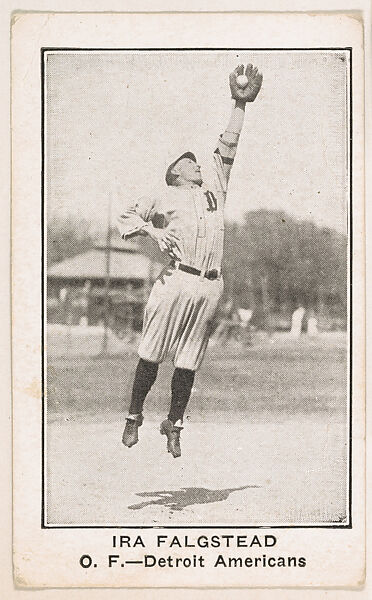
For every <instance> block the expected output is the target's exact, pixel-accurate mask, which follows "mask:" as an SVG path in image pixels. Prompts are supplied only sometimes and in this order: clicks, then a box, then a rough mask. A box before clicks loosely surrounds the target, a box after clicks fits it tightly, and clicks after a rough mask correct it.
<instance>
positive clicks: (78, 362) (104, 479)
mask: <svg viewBox="0 0 372 600" xmlns="http://www.w3.org/2000/svg"><path fill="white" fill-rule="evenodd" d="M136 362H137V356H136V355H135V353H134V352H128V353H123V354H121V355H115V356H111V357H106V358H92V357H82V356H73V357H70V358H66V357H64V358H62V357H59V358H58V357H54V358H53V357H50V358H49V361H48V385H47V408H48V410H47V422H48V427H47V515H48V522H49V523H54V524H71V523H73V524H114V525H117V524H120V525H125V524H144V523H148V524H165V525H167V524H168V525H175V524H176V525H178V524H182V523H184V524H185V523H187V524H208V523H209V524H221V525H222V524H240V525H247V524H255V523H258V524H281V523H282V524H283V523H284V524H288V523H292V524H311V523H337V524H340V523H345V522H346V516H347V515H346V513H347V511H346V507H347V441H348V424H347V380H346V341H345V337H343V336H330V337H324V338H320V339H318V340H313V341H311V340H308V339H306V338H301V339H300V340H290V339H284V338H283V339H277V340H273V341H271V342H270V341H268V340H266V341H261V342H260V343H257V344H256V345H254V346H253V347H249V348H241V347H240V348H239V347H237V346H236V347H226V348H211V349H209V351H208V355H207V357H206V359H205V361H204V363H203V366H202V368H201V370H200V372H199V373H198V375H197V378H196V384H195V389H194V391H193V395H192V398H191V401H190V404H189V407H188V410H187V415H186V422H185V429H184V431H183V432H182V457H181V458H180V459H177V460H174V459H173V458H172V457H171V456H170V455H169V454H167V452H166V449H165V440H164V437H163V436H160V435H159V431H158V427H159V422H160V420H161V419H163V418H164V415H166V414H167V411H168V405H169V387H170V386H169V383H170V377H171V373H172V364H171V363H170V362H167V363H166V364H164V365H162V367H161V369H160V372H159V377H158V380H157V382H156V384H155V386H154V388H153V390H152V391H151V393H150V395H149V397H148V399H147V403H146V411H145V423H144V425H143V427H142V428H141V429H140V442H139V443H138V444H137V445H136V446H134V447H133V448H131V449H128V448H125V447H124V446H123V445H122V444H121V434H122V429H123V425H124V420H125V414H126V412H127V408H128V403H129V399H130V390H131V385H132V381H133V374H134V369H135V366H136Z"/></svg>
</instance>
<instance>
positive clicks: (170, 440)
mask: <svg viewBox="0 0 372 600" xmlns="http://www.w3.org/2000/svg"><path fill="white" fill-rule="evenodd" d="M182 429H183V427H176V426H175V425H173V423H172V421H170V420H169V419H166V420H165V421H163V422H162V424H161V425H160V433H161V434H162V435H166V436H167V450H168V452H170V453H171V455H172V456H173V458H178V457H179V456H181V444H180V436H181V430H182Z"/></svg>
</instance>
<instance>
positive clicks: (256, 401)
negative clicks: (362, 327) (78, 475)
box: [47, 337, 347, 421]
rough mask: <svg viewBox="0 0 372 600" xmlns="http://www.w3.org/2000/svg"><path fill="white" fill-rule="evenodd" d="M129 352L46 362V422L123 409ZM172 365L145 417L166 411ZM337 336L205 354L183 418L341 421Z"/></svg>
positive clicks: (131, 365)
mask: <svg viewBox="0 0 372 600" xmlns="http://www.w3.org/2000/svg"><path fill="white" fill-rule="evenodd" d="M137 361H138V357H137V355H136V354H135V352H133V351H132V352H130V353H123V354H121V355H115V356H111V357H110V356H109V357H106V358H102V357H101V358H100V357H97V358H92V357H84V356H73V357H71V358H66V357H65V358H53V357H50V358H49V360H48V380H47V398H48V402H47V405H48V412H49V414H50V417H51V418H53V416H56V415H58V414H63V415H65V416H68V413H71V414H74V413H78V414H80V416H83V415H86V416H87V417H88V416H94V415H97V414H98V415H100V416H102V415H103V414H107V416H108V417H109V415H110V414H117V413H121V412H125V411H126V410H127V408H128V405H129V400H130V392H131V387H132V383H133V376H134V370H135V367H136V364H137ZM172 369H173V366H172V363H171V361H167V362H166V363H164V364H163V365H162V366H161V368H160V370H159V375H158V379H157V381H156V383H155V385H154V387H153V389H152V391H151V392H150V394H149V396H148V398H147V402H146V412H148V413H153V414H156V415H159V414H164V413H166V412H167V409H168V404H169V393H170V392H169V387H170V378H171V376H172ZM346 385H347V384H346V344H345V338H344V337H336V338H331V339H328V338H321V339H319V340H317V341H310V340H307V339H306V338H303V339H300V340H298V341H297V340H289V339H288V340H283V339H280V340H276V341H273V342H272V343H270V342H266V343H260V344H258V345H256V346H252V347H249V348H241V347H227V348H211V349H209V350H208V353H207V356H206V358H205V361H204V363H203V365H202V368H201V369H200V371H199V373H198V374H197V377H196V380H195V387H194V391H193V395H192V398H191V400H190V404H189V408H188V411H187V413H188V415H192V418H193V419H194V418H196V417H198V416H203V415H204V414H205V413H212V415H213V414H216V413H218V414H219V413H224V415H223V418H228V419H232V420H234V419H235V418H237V419H240V418H241V413H244V414H245V417H244V418H249V419H252V418H253V419H264V420H266V419H267V418H269V419H270V418H271V417H272V418H273V419H275V420H276V419H277V418H278V416H279V415H283V416H285V417H288V415H291V414H293V415H296V414H297V415H299V414H316V413H318V414H320V415H321V414H324V413H327V414H329V415H330V416H331V418H332V420H334V419H336V420H337V419H341V421H344V419H345V411H346Z"/></svg>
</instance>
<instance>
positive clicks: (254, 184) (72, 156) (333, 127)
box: [46, 51, 348, 231]
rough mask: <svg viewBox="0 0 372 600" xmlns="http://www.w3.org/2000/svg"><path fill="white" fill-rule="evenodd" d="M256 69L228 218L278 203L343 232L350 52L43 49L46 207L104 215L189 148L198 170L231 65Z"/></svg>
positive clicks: (212, 136)
mask: <svg viewBox="0 0 372 600" xmlns="http://www.w3.org/2000/svg"><path fill="white" fill-rule="evenodd" d="M239 62H242V63H245V64H246V63H248V62H252V63H253V64H254V65H256V66H257V67H258V68H259V69H260V70H261V71H262V73H263V75H264V82H263V86H262V90H261V92H260V94H259V95H258V97H257V99H256V101H255V102H254V103H252V104H248V105H247V110H246V119H245V124H244V130H243V133H242V136H241V140H240V145H239V148H238V154H237V158H236V161H235V165H234V167H233V170H232V174H231V180H230V187H229V195H228V203H227V207H226V217H227V218H229V219H235V220H239V219H241V218H242V215H243V214H244V212H246V211H248V210H256V209H259V208H268V209H283V210H285V211H287V212H288V213H290V214H291V215H293V216H295V217H297V218H299V219H303V218H308V219H312V220H314V221H315V222H316V223H317V224H319V225H324V226H329V227H335V228H337V229H338V230H339V231H346V219H347V207H348V182H347V178H348V172H347V139H348V131H347V119H348V117H347V105H346V100H345V99H346V97H347V89H346V85H347V66H348V65H347V53H343V52H326V51H311V52H306V51H299V52H285V51H270V52H262V51H259V52H253V51H251V52H238V51H236V52H222V51H213V52H204V51H197V52H192V51H187V52H173V53H170V52H168V51H167V52H148V51H146V52H132V53H128V52H118V51H113V52H105V53H81V52H79V53H70V54H66V53H64V54H62V53H57V54H49V55H48V59H47V64H46V82H47V85H46V91H47V97H46V114H47V118H46V147H47V153H46V154H47V160H46V173H47V206H48V210H49V211H51V212H53V214H56V213H60V214H64V215H65V214H70V213H72V214H76V215H79V216H81V217H84V218H86V219H88V220H90V221H93V222H97V223H104V222H105V220H106V210H107V199H108V195H109V194H110V193H111V194H112V196H113V208H112V221H113V222H115V217H116V214H117V213H119V212H120V207H121V206H122V204H123V203H124V202H125V201H126V200H127V199H128V198H136V197H138V196H142V195H159V194H161V192H162V190H164V189H165V185H166V184H165V181H164V174H165V170H166V167H167V165H168V164H169V163H170V162H171V161H172V160H173V159H174V158H176V157H177V156H178V155H179V154H180V153H181V152H184V151H186V150H191V151H194V152H195V154H196V155H197V158H198V160H199V162H200V163H201V165H202V172H203V175H204V177H205V179H208V178H210V177H211V164H212V160H211V156H212V152H213V150H214V148H215V145H216V140H217V137H218V135H219V134H220V133H221V132H222V131H223V130H224V128H225V126H226V124H227V121H228V118H229V114H230V110H231V100H230V92H229V86H228V74H229V72H230V71H231V70H232V69H233V68H234V67H235V66H236V65H237V64H238V63H239Z"/></svg>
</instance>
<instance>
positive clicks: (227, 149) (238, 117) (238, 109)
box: [216, 64, 262, 180]
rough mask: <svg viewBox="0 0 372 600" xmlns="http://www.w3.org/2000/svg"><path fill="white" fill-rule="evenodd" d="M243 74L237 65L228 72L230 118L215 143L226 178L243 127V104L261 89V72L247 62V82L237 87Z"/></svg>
mask: <svg viewBox="0 0 372 600" xmlns="http://www.w3.org/2000/svg"><path fill="white" fill-rule="evenodd" d="M243 74H244V66H243V65H239V66H238V67H236V69H234V71H233V72H232V73H231V74H230V78H229V82H230V90H231V97H232V98H233V100H234V104H233V107H232V110H231V116H230V120H229V122H228V125H227V127H226V130H225V131H224V133H223V134H222V135H221V136H220V138H219V140H218V144H217V150H216V151H217V153H218V154H220V156H221V159H222V163H223V169H224V173H225V177H226V179H227V180H228V179H229V176H230V171H231V167H232V165H233V162H234V158H235V154H236V149H237V146H238V142H239V136H240V132H241V130H242V128H243V123H244V115H245V105H246V103H247V102H253V101H254V100H255V98H256V96H257V94H258V92H259V91H260V89H261V85H262V74H261V73H259V72H258V69H257V68H254V67H253V65H251V64H249V65H248V66H247V68H246V70H245V76H246V78H247V83H246V85H245V86H244V87H239V80H238V81H237V78H238V77H239V76H241V75H243Z"/></svg>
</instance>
